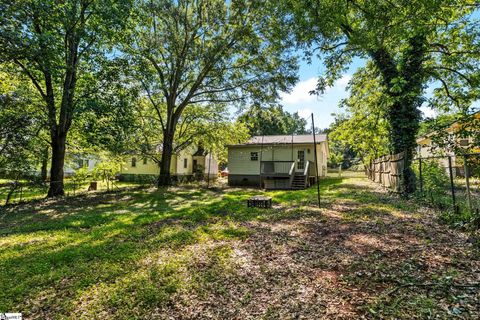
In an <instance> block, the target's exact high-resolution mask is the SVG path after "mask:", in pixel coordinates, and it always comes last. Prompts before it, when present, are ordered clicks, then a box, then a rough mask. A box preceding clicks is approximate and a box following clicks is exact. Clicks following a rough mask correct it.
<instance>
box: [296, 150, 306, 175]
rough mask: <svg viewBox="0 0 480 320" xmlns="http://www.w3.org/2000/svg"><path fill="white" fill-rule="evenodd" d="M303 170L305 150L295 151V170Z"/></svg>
mask: <svg viewBox="0 0 480 320" xmlns="http://www.w3.org/2000/svg"><path fill="white" fill-rule="evenodd" d="M303 170H305V150H298V151H297V171H303Z"/></svg>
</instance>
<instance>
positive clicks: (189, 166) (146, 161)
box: [120, 146, 218, 181]
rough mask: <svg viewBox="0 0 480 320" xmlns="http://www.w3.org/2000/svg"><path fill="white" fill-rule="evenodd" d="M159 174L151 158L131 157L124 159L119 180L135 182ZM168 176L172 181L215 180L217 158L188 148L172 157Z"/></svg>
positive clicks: (201, 150)
mask: <svg viewBox="0 0 480 320" xmlns="http://www.w3.org/2000/svg"><path fill="white" fill-rule="evenodd" d="M159 174H160V166H159V165H158V163H157V162H155V161H153V160H152V159H151V158H147V157H143V156H142V155H131V156H129V157H127V158H125V162H124V163H123V164H122V166H121V168H120V179H121V180H125V181H136V180H141V179H144V178H148V177H151V178H152V179H154V178H157V177H158V175H159ZM170 174H171V175H172V177H173V179H176V180H182V179H190V178H194V177H195V176H196V177H198V178H206V177H207V176H209V178H210V179H215V178H217V175H218V161H217V158H216V157H215V156H214V155H212V154H210V153H208V152H206V151H205V150H204V149H203V148H201V147H197V146H190V147H188V148H186V149H185V150H182V151H180V152H178V153H176V154H174V155H173V156H172V160H171V164H170Z"/></svg>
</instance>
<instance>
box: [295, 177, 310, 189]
mask: <svg viewBox="0 0 480 320" xmlns="http://www.w3.org/2000/svg"><path fill="white" fill-rule="evenodd" d="M306 187H307V186H306V179H305V175H303V174H295V176H294V177H293V180H292V189H294V190H303V189H305V188H306Z"/></svg>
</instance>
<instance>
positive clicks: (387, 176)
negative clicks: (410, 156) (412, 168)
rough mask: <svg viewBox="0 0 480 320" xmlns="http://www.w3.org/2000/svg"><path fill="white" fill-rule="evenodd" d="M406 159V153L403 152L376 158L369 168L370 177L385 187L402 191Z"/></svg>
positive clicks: (394, 190) (398, 191)
mask: <svg viewBox="0 0 480 320" xmlns="http://www.w3.org/2000/svg"><path fill="white" fill-rule="evenodd" d="M404 160H405V155H404V153H403V152H401V153H397V154H393V155H387V156H383V157H380V158H378V159H375V160H373V161H372V162H371V163H370V167H369V168H368V169H367V171H368V172H367V174H368V177H369V178H370V179H371V180H372V181H375V182H377V183H380V184H381V185H382V186H384V187H385V188H387V189H389V190H391V191H393V192H397V193H400V192H402V189H403V188H402V181H403V169H404V167H405V161H404Z"/></svg>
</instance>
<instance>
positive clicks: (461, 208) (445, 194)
mask: <svg viewBox="0 0 480 320" xmlns="http://www.w3.org/2000/svg"><path fill="white" fill-rule="evenodd" d="M413 169H414V172H415V175H416V177H417V179H416V184H417V186H416V187H417V188H416V189H417V195H418V196H419V197H421V198H422V199H424V201H426V202H427V203H429V204H430V205H432V206H435V207H438V208H439V209H442V210H443V211H444V212H445V214H444V218H445V219H447V220H449V222H453V223H456V222H459V223H464V222H472V223H474V224H478V222H479V221H478V219H479V217H480V213H479V210H480V153H471V154H465V155H461V156H434V157H424V158H416V159H414V162H413Z"/></svg>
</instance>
